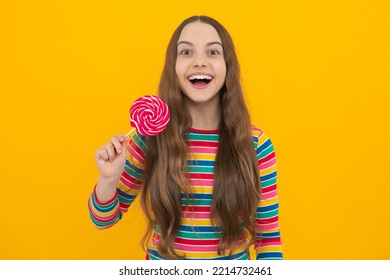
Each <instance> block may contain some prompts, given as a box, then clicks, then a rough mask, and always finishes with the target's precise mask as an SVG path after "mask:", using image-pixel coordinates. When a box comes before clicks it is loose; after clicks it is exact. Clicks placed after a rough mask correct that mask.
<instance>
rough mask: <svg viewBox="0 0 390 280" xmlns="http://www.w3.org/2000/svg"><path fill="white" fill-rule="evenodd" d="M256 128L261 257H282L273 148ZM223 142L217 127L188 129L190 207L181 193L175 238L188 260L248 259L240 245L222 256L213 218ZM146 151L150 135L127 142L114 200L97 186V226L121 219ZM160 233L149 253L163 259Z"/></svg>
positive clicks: (137, 186)
mask: <svg viewBox="0 0 390 280" xmlns="http://www.w3.org/2000/svg"><path fill="white" fill-rule="evenodd" d="M251 131H252V136H253V144H254V148H255V151H256V154H257V159H258V167H259V176H260V185H261V199H260V203H259V206H258V208H257V211H256V213H254V221H255V228H256V232H257V233H256V241H255V244H254V248H255V250H256V258H257V259H283V254H282V246H281V244H282V243H281V236H280V230H279V219H278V217H279V204H278V195H277V183H276V159H275V152H274V147H273V145H272V142H271V140H270V139H269V138H268V137H267V136H266V135H265V134H264V133H263V131H261V130H260V129H258V128H256V127H254V126H252V127H251ZM218 141H219V131H218V130H197V129H192V128H191V129H190V130H189V133H188V140H187V145H188V160H187V166H188V173H189V176H188V177H189V183H190V187H191V188H190V189H191V193H190V197H191V199H190V200H191V205H190V206H187V207H185V203H186V196H185V195H184V194H182V205H183V206H182V217H181V225H180V228H179V231H178V233H177V235H176V238H175V242H174V248H175V250H176V252H177V253H178V254H179V255H181V256H182V255H184V256H185V258H184V259H217V260H224V259H237V260H241V259H249V253H248V252H247V251H246V250H245V247H244V245H243V244H239V245H238V246H237V247H236V248H235V249H234V250H233V252H232V254H231V255H229V254H226V255H218V244H219V240H220V237H219V236H220V233H221V232H220V230H219V229H218V227H215V226H213V224H212V222H211V220H210V217H211V213H210V210H211V201H212V193H213V174H214V163H215V158H216V155H217V150H218ZM147 151H148V147H147V138H146V137H144V136H141V135H138V134H134V135H133V137H132V138H131V140H130V142H129V144H128V145H127V160H126V165H125V170H124V172H123V174H122V177H121V179H120V180H119V182H118V186H117V192H116V195H115V196H114V197H113V198H112V199H111V200H110V201H108V202H105V203H101V202H100V201H99V200H98V199H97V197H96V193H95V190H94V191H93V193H92V194H91V196H90V199H89V203H88V204H89V211H90V217H91V219H92V221H93V223H94V224H95V225H96V227H97V228H98V229H104V228H108V227H110V226H112V225H114V224H115V223H117V222H118V221H119V220H120V219H121V218H122V214H123V213H125V212H127V210H128V208H129V206H130V205H131V204H132V202H133V201H134V200H135V198H136V197H137V195H138V194H139V192H140V191H141V189H142V182H143V174H144V167H145V160H146V156H145V155H146V154H147ZM159 237H160V232H159V228H158V227H156V228H155V229H154V233H153V237H152V240H151V242H150V244H149V246H148V248H147V253H148V257H149V258H150V259H152V260H158V259H163V257H162V256H161V255H160V254H159V253H158V251H157V245H158V240H159Z"/></svg>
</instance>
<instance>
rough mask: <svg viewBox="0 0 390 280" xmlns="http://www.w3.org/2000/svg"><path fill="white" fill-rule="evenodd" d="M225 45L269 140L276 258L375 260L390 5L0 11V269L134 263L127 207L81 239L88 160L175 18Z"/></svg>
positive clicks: (135, 229)
mask: <svg viewBox="0 0 390 280" xmlns="http://www.w3.org/2000/svg"><path fill="white" fill-rule="evenodd" d="M197 14H206V15H209V16H212V17H214V18H216V19H217V20H219V21H220V22H221V23H222V24H224V25H225V27H226V28H227V29H228V30H229V31H230V33H231V35H232V37H233V40H234V41H235V44H236V48H237V53H238V56H239V59H240V62H241V66H242V74H243V79H242V80H243V86H244V89H245V94H246V97H247V101H248V104H249V107H250V111H251V115H252V122H253V123H254V124H256V125H257V126H259V127H260V128H262V129H263V130H264V131H265V132H266V133H267V134H268V135H269V136H270V137H271V139H272V140H273V142H274V145H275V147H276V154H277V160H278V187H279V197H280V226H281V232H282V236H283V237H282V239H283V243H284V245H283V249H284V256H285V258H286V259H390V240H389V236H390V218H389V214H390V203H389V198H390V190H389V189H390V188H389V187H390V184H389V179H390V175H389V174H390V172H389V166H390V148H389V143H390V136H389V135H390V133H389V129H390V125H389V124H390V114H389V110H390V109H389V108H390V98H389V94H390V83H389V77H390V69H389V68H390V16H389V15H390V2H389V1H387V0H382V1H381V0H366V1H364V0H355V1H352V0H347V1H339V0H337V1H336V0H328V1H308V0H307V1H305V0H297V1H287V0H285V1H238V2H237V1H231V2H229V1H226V0H223V1H196V2H183V1H156V0H150V1H129V0H128V1H123V0H121V1H111V2H107V1H88V0H87V1H75V0H71V1H47V0H46V1H44V0H36V1H27V0H24V1H23V0H20V1H18V0H13V1H10V0H8V1H7V0H1V1H0V96H1V97H0V101H1V109H0V114H1V140H0V141H1V142H0V151H1V153H0V154H1V161H0V164H1V166H0V172H1V179H0V182H1V192H0V194H1V202H0V213H1V219H0V259H144V256H145V253H144V252H143V251H142V249H141V248H140V246H139V240H140V238H141V236H142V234H143V230H144V219H143V215H142V211H141V210H140V207H139V203H138V201H136V202H135V203H134V205H133V206H132V207H131V210H130V211H129V213H127V214H126V215H125V216H124V218H123V220H122V221H121V222H120V223H119V224H117V225H116V226H115V227H112V228H110V229H108V230H104V231H98V230H95V229H94V227H93V225H92V223H91V222H90V220H89V216H88V211H87V200H88V196H89V194H90V193H91V191H92V188H93V186H94V184H95V181H96V179H97V175H98V173H97V168H96V167H95V162H94V156H93V154H94V151H95V150H96V149H97V148H98V147H100V146H101V145H103V144H104V143H106V142H107V141H108V140H109V138H110V137H111V136H113V135H115V134H116V133H118V132H127V131H128V130H129V129H130V124H129V115H128V111H129V108H130V106H131V104H132V102H133V101H134V100H135V99H136V98H137V97H140V96H142V95H145V94H156V93H157V92H156V89H157V85H158V80H159V77H160V73H161V70H162V66H163V62H164V54H165V49H166V46H167V43H168V40H169V38H170V36H171V34H172V33H173V31H174V29H175V28H176V26H177V25H178V24H179V23H180V22H181V21H182V20H183V19H185V18H186V17H188V16H191V15H197Z"/></svg>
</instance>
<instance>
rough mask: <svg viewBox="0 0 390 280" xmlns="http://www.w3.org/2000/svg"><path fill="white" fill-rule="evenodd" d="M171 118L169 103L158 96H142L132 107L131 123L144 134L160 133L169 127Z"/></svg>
mask: <svg viewBox="0 0 390 280" xmlns="http://www.w3.org/2000/svg"><path fill="white" fill-rule="evenodd" d="M169 119H170V113H169V109H168V106H167V104H166V103H165V102H164V101H163V100H162V99H161V98H159V97H157V96H153V95H145V96H143V97H140V98H138V99H137V100H136V101H135V102H134V103H133V105H131V108H130V124H131V126H132V127H134V128H135V129H136V130H137V132H138V133H139V134H141V135H144V136H154V135H157V134H159V133H160V132H161V131H163V130H164V129H165V128H166V127H167V125H168V122H169ZM134 128H133V129H134ZM133 129H132V130H131V131H133ZM131 131H130V132H129V133H127V135H129V134H130V133H131Z"/></svg>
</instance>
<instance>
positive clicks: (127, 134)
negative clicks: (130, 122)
mask: <svg viewBox="0 0 390 280" xmlns="http://www.w3.org/2000/svg"><path fill="white" fill-rule="evenodd" d="M134 129H135V128H132V129H131V130H130V131H129V132H127V133H126V135H125V137H127V136H129V135H130V134H131V133H132V132H133V131H134Z"/></svg>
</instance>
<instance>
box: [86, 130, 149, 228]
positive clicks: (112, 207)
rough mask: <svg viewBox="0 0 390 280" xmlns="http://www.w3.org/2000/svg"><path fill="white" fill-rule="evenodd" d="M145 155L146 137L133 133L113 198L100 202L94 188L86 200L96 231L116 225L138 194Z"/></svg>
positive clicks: (140, 187)
mask: <svg viewBox="0 0 390 280" xmlns="http://www.w3.org/2000/svg"><path fill="white" fill-rule="evenodd" d="M146 153H147V146H146V137H145V136H142V135H139V134H138V133H135V134H134V135H133V136H132V137H131V139H130V141H129V143H128V144H127V158H126V164H125V169H124V171H123V173H122V176H121V178H120V179H119V182H118V185H117V190H116V193H115V195H114V197H113V198H112V199H111V200H110V201H107V202H104V203H102V202H100V201H99V200H98V199H97V196H96V186H95V188H94V190H93V192H92V194H91V195H90V197H89V200H88V209H89V214H90V217H91V220H92V222H93V223H94V224H95V226H96V228H97V229H105V228H109V227H111V226H113V225H114V224H116V223H117V222H118V221H119V220H120V219H121V218H122V214H123V213H125V212H127V210H128V209H129V207H130V205H131V204H132V203H133V201H134V200H135V198H136V197H137V196H138V194H139V193H140V191H141V189H142V182H143V176H144V171H145V160H146V156H145V155H146Z"/></svg>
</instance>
